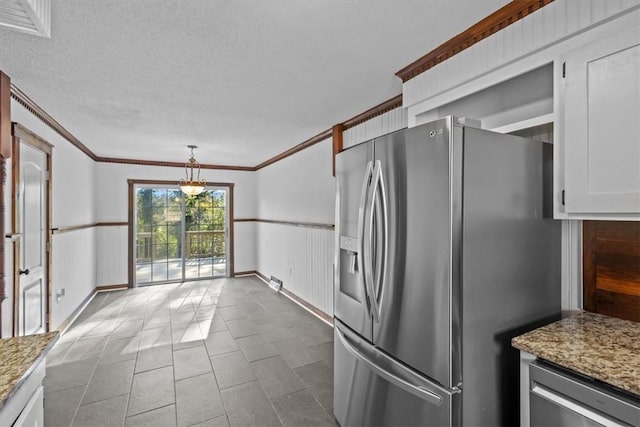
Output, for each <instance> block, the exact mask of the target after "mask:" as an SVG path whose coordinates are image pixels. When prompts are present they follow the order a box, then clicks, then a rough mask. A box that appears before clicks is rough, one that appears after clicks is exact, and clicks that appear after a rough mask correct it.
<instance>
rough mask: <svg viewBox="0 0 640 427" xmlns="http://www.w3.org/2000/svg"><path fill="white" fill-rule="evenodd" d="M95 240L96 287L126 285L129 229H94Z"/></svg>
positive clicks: (127, 279)
mask: <svg viewBox="0 0 640 427" xmlns="http://www.w3.org/2000/svg"><path fill="white" fill-rule="evenodd" d="M96 239H97V240H96V260H97V265H96V286H107V285H122V284H125V283H128V281H129V269H128V265H127V263H128V260H129V249H128V247H127V245H128V244H129V227H128V226H126V225H119V226H100V227H96Z"/></svg>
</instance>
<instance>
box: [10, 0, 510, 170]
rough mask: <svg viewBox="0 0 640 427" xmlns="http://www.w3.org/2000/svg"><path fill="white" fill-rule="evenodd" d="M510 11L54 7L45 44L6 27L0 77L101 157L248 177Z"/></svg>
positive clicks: (437, 6)
mask: <svg viewBox="0 0 640 427" xmlns="http://www.w3.org/2000/svg"><path fill="white" fill-rule="evenodd" d="M0 1H1V0H0ZM506 3H508V1H507V0H468V1H463V0H439V1H427V0H412V1H406V0H397V1H391V0H388V1H381V0H380V1H374V0H369V1H355V0H353V1H345V0H343V1H335V0H333V1H328V0H324V1H322V0H313V1H311V0H295V1H294V0H291V1H287V0H272V1H266V0H264V1H258V0H255V1H248V0H247V1H229V0H226V1H222V0H220V1H215V0H209V1H195V0H193V1H187V0H183V1H145V0H138V1H131V0H122V1H109V0H102V1H99V0H83V1H79V0H77V1H73V0H65V1H54V2H53V4H52V16H51V20H52V23H51V27H52V28H51V39H45V38H39V37H34V36H30V35H27V34H21V33H18V32H15V31H12V30H10V29H7V28H2V27H0V46H1V48H0V69H2V70H3V71H4V72H5V73H6V74H8V75H9V76H10V77H11V79H12V82H13V83H14V84H16V85H17V86H18V87H19V88H20V89H22V90H23V91H24V92H25V93H26V94H27V95H28V96H29V97H31V98H32V99H33V100H34V101H35V102H36V103H38V104H39V105H40V106H41V107H43V108H44V109H45V110H46V111H47V112H48V113H49V114H50V115H51V116H53V117H54V118H55V119H56V120H57V121H58V122H60V123H61V124H62V125H63V126H64V127H65V128H67V129H68V130H69V131H70V132H71V133H73V134H74V135H75V136H76V137H78V138H79V139H80V140H81V141H82V142H83V143H84V144H85V145H87V146H88V147H89V148H90V149H91V150H93V151H94V152H95V153H96V154H97V155H98V156H106V157H123V158H136V159H145V160H160V161H182V160H186V158H187V155H188V150H187V148H186V145H187V144H196V145H198V146H199V147H200V148H199V149H198V150H197V151H196V157H197V158H198V160H199V161H200V162H202V163H215V164H227V165H246V166H254V165H256V164H258V163H260V162H262V161H264V160H267V159H268V158H270V157H272V156H274V155H276V154H278V153H280V152H282V151H284V150H286V149H288V148H291V147H292V146H294V145H296V144H298V143H300V142H302V141H304V140H306V139H307V138H310V137H312V136H314V135H316V134H318V133H320V132H321V131H323V130H325V129H328V128H330V127H331V126H332V125H333V124H336V123H340V122H342V121H344V120H346V119H349V118H351V117H352V116H354V115H356V114H358V113H361V112H363V111H365V110H367V109H369V108H371V107H373V106H375V105H377V104H379V103H381V102H383V101H386V100H387V99H389V98H391V97H393V96H395V95H398V94H399V93H400V92H401V90H402V84H401V81H400V79H398V78H397V77H396V76H395V75H394V73H395V72H396V71H398V70H399V69H400V68H402V67H404V66H405V65H407V64H409V63H411V62H413V61H414V60H416V59H418V58H419V57H420V56H422V55H424V54H425V53H427V52H428V51H430V50H432V49H433V48H435V47H436V46H438V45H439V44H441V43H442V42H444V41H446V40H448V39H449V38H451V37H452V36H454V35H456V34H458V33H460V32H461V31H464V30H465V29H466V28H468V27H469V26H471V25H472V24H474V23H475V22H477V21H479V20H480V19H482V18H484V17H485V16H487V15H489V14H490V13H492V12H494V11H495V10H497V9H499V8H500V7H501V6H503V5H505V4H506Z"/></svg>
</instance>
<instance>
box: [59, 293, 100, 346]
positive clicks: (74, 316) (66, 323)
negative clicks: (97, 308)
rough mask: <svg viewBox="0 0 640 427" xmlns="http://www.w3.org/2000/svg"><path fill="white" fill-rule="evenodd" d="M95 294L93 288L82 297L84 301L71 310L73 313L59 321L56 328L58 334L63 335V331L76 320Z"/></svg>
mask: <svg viewBox="0 0 640 427" xmlns="http://www.w3.org/2000/svg"><path fill="white" fill-rule="evenodd" d="M96 294H97V292H96V291H95V290H94V291H93V292H91V293H90V294H89V295H88V296H87V297H86V298H85V299H84V301H82V303H80V305H79V306H78V307H77V308H76V309H75V310H74V311H73V313H71V315H70V316H69V317H67V318H66V319H65V320H63V321H62V323H60V326H58V329H57V330H58V331H59V332H60V336H62V335H64V333H65V332H66V331H67V329H69V327H70V326H71V325H72V324H73V322H75V321H76V319H77V318H78V316H80V313H82V312H83V311H84V309H85V308H87V305H89V303H90V302H91V300H92V299H93V297H95V296H96Z"/></svg>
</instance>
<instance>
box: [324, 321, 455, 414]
mask: <svg viewBox="0 0 640 427" xmlns="http://www.w3.org/2000/svg"><path fill="white" fill-rule="evenodd" d="M335 330H336V335H338V339H339V341H340V343H341V344H342V345H343V346H344V348H346V349H347V351H348V352H349V353H351V354H352V355H353V356H354V357H355V358H356V359H357V360H358V361H359V362H361V363H363V364H364V365H366V366H367V367H368V368H369V369H370V370H371V371H373V372H375V373H376V374H377V375H379V376H380V377H382V378H384V379H385V380H387V381H389V382H390V383H391V384H393V385H395V386H397V387H400V388H401V389H403V390H404V391H406V392H407V393H411V394H413V395H414V396H416V397H418V398H420V399H422V400H424V401H427V402H429V403H432V404H434V405H436V406H438V405H440V404H442V402H443V398H442V396H440V395H439V394H437V393H435V392H433V391H432V390H429V389H427V388H426V387H424V386H422V385H419V384H416V381H414V380H413V379H412V378H411V376H415V375H416V374H414V373H412V372H410V371H409V369H408V368H405V367H403V366H402V365H400V364H399V363H398V362H394V361H390V360H388V362H389V363H390V364H395V366H397V367H398V369H397V371H398V373H397V374H396V373H394V372H390V371H389V370H388V369H384V367H382V366H380V365H379V364H378V363H375V362H374V361H372V360H371V358H370V357H368V356H367V355H366V354H365V353H366V350H362V349H359V348H358V347H359V345H358V343H357V342H354V341H352V339H350V338H349V337H347V336H346V334H345V332H344V331H343V330H342V328H341V327H340V325H339V324H336V327H335ZM380 356H381V357H382V358H383V359H384V358H387V359H388V357H387V356H385V355H383V354H382V353H380ZM403 370H404V371H405V372H403ZM421 382H427V381H426V380H425V379H422V381H421ZM430 385H431V387H432V388H435V389H438V390H442V391H443V392H445V393H447V392H446V391H444V389H443V388H442V387H441V386H439V385H436V384H432V383H431V384H430ZM458 392H460V390H452V391H451V392H448V394H451V393H458Z"/></svg>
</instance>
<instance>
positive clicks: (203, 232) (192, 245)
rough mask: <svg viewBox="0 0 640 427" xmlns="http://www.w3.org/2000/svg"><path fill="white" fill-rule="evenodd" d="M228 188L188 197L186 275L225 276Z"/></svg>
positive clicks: (197, 276) (193, 276)
mask: <svg viewBox="0 0 640 427" xmlns="http://www.w3.org/2000/svg"><path fill="white" fill-rule="evenodd" d="M226 200H227V190H226V189H222V188H213V189H207V190H205V191H203V192H202V193H200V194H199V195H197V196H192V197H188V198H186V200H185V228H186V245H185V251H186V253H185V278H187V279H197V278H203V277H217V276H225V275H226V274H227V268H226V266H227V263H226V250H225V249H226V237H227V232H226V227H227V225H226V224H227V217H226Z"/></svg>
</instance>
